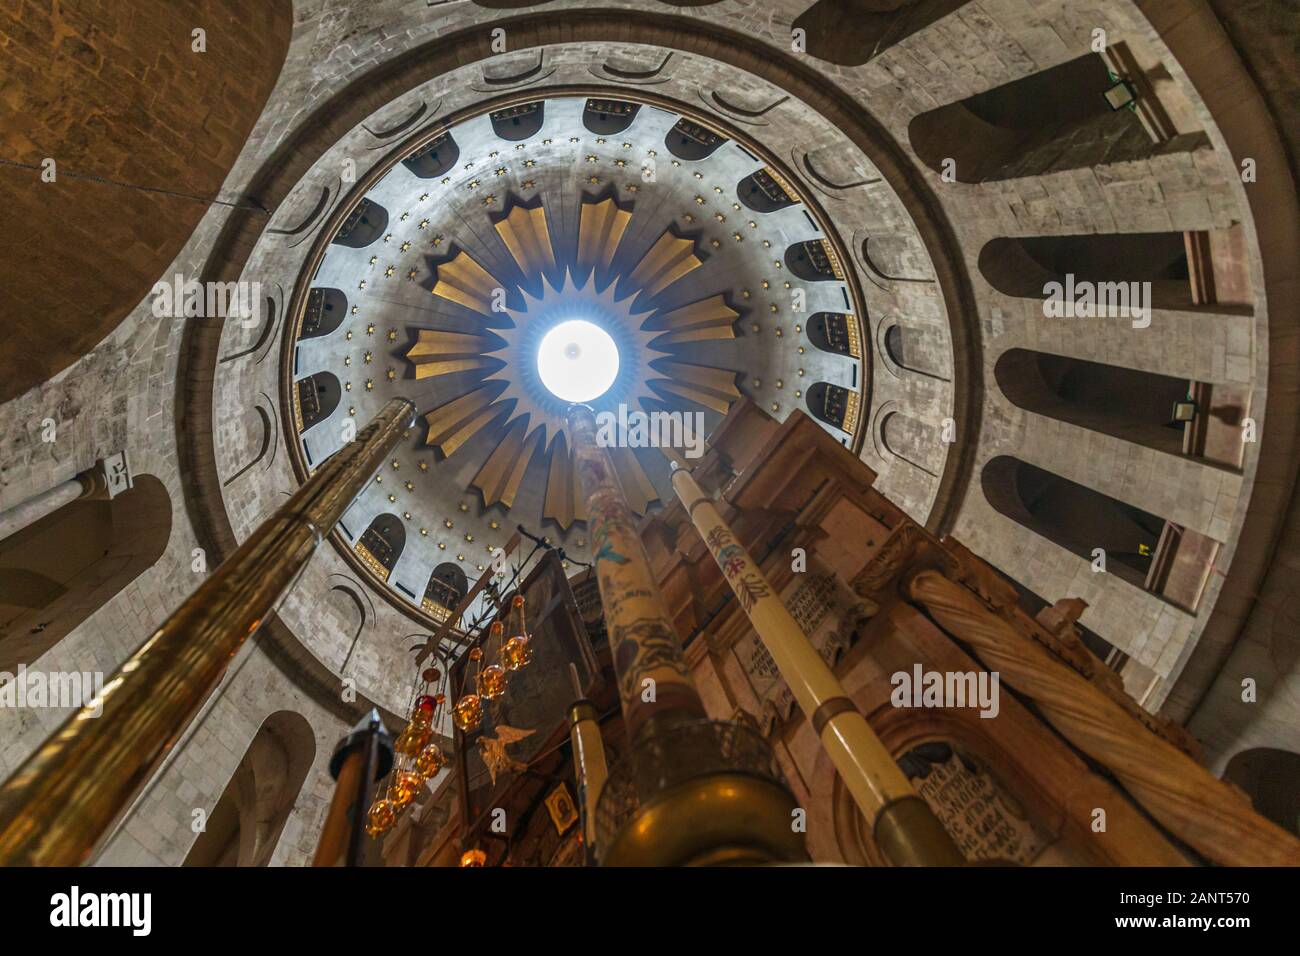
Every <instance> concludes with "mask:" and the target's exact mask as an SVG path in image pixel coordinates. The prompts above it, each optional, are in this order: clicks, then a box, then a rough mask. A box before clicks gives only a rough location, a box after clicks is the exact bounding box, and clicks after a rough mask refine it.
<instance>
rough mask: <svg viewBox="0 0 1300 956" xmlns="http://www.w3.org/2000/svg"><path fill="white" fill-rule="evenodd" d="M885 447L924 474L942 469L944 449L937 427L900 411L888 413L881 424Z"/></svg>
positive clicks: (935, 475)
mask: <svg viewBox="0 0 1300 956" xmlns="http://www.w3.org/2000/svg"><path fill="white" fill-rule="evenodd" d="M880 437H881V440H882V441H883V442H884V445H885V448H886V450H888V451H889V453H890V454H892V455H894V456H895V457H898V458H901V459H903V461H905V462H907V463H908V464H909V465H912V466H913V467H915V468H919V469H920V470H921V471H923V472H925V473H926V474H927V475H932V476H933V477H935V478H938V477H939V474H940V472H942V471H943V460H944V448H943V440H942V438H941V437H940V435H939V430H938V429H937V428H935V427H933V426H932V425H928V424H926V423H925V422H923V421H920V420H919V419H916V418H913V417H912V416H911V415H907V414H904V413H903V412H890V413H889V414H888V415H886V416H885V418H884V421H882V422H881V423H880Z"/></svg>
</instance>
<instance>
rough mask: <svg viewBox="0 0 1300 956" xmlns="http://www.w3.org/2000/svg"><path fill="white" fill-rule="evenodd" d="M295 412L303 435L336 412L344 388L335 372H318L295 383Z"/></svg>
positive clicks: (299, 432)
mask: <svg viewBox="0 0 1300 956" xmlns="http://www.w3.org/2000/svg"><path fill="white" fill-rule="evenodd" d="M293 396H294V403H293V413H294V417H295V418H296V419H297V421H296V422H295V423H294V424H296V425H297V426H298V434H299V435H301V434H302V433H303V432H305V431H307V429H309V428H311V427H312V426H313V425H317V424H319V423H321V422H323V421H325V419H327V418H329V417H330V416H331V415H333V414H334V410H335V409H336V408H338V407H339V399H340V398H342V397H343V389H342V387H340V385H339V380H338V378H336V377H335V375H334V373H333V372H317V373H316V374H315V375H308V376H307V377H306V378H302V379H299V380H298V381H297V382H295V383H294V392H293Z"/></svg>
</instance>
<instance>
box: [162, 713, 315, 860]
mask: <svg viewBox="0 0 1300 956" xmlns="http://www.w3.org/2000/svg"><path fill="white" fill-rule="evenodd" d="M315 759H316V735H315V734H314V733H313V732H312V729H311V724H309V723H307V720H306V719H305V718H304V717H303V716H302V715H301V714H296V713H294V712H293V711H288V710H281V711H277V712H276V713H274V714H272V715H271V716H270V717H267V718H266V720H265V721H263V722H262V726H261V727H260V728H258V731H257V734H256V736H254V737H253V742H252V743H250V744H249V745H248V750H246V751H245V752H244V758H243V759H242V760H240V761H239V766H238V767H236V768H235V772H234V773H233V774H232V775H231V777H230V782H229V783H227V784H226V789H225V790H224V791H223V792H222V794H221V799H220V800H218V801H217V805H216V806H215V807H213V808H212V812H211V813H210V814H208V818H207V821H206V825H205V828H204V830H203V832H202V833H200V834H199V838H198V839H197V840H195V841H194V845H193V846H192V847H190V852H189V853H188V854H186V856H185V863H184V865H185V866H266V865H267V864H268V863H270V862H271V855H272V854H273V853H274V852H275V845H276V844H277V843H278V842H279V841H280V832H281V831H282V830H283V829H284V824H285V822H286V821H287V820H288V819H289V814H290V813H292V812H293V806H294V803H295V802H297V799H298V793H299V791H301V790H302V785H303V782H304V781H305V780H306V779H307V773H308V771H310V770H311V765H312V761H314V760H315Z"/></svg>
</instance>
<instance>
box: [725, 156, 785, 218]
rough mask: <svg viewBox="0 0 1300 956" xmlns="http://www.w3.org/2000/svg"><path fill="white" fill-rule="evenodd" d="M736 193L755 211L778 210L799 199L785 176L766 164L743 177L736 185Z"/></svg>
mask: <svg viewBox="0 0 1300 956" xmlns="http://www.w3.org/2000/svg"><path fill="white" fill-rule="evenodd" d="M736 195H737V196H738V197H739V198H740V201H741V202H743V203H744V204H745V205H746V206H748V207H749V208H750V209H752V210H754V212H776V211H777V210H778V209H784V208H786V207H787V206H793V205H794V204H795V203H797V202H798V201H799V196H798V194H797V193H795V191H794V188H793V187H792V186H791V185H790V184H789V183H787V182H786V181H785V177H784V176H782V175H781V174H780V173H778V172H776V171H775V170H772V169H770V168H768V167H766V166H765V167H763V168H762V169H760V170H757V171H756V172H752V173H750V174H749V175H748V176H746V177H745V178H744V179H742V180H741V181H740V182H739V183H738V184H737V185H736Z"/></svg>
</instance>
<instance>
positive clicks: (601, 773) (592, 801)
mask: <svg viewBox="0 0 1300 956" xmlns="http://www.w3.org/2000/svg"><path fill="white" fill-rule="evenodd" d="M569 680H570V681H571V682H572V684H573V693H574V694H575V695H576V698H577V699H576V700H574V702H573V703H572V704H570V705H569V740H570V742H571V743H572V745H573V771H574V776H575V777H577V779H578V803H579V804H580V805H581V806H582V839H583V842H584V843H585V844H586V847H587V858H588V859H589V860H590V859H591V858H592V853H593V851H594V848H595V846H596V803H597V801H598V800H599V799H600V791H601V790H602V789H604V786H605V778H606V777H608V776H609V767H608V766H607V765H606V763H605V741H604V739H603V738H602V737H601V735H600V725H599V724H598V723H596V716H597V715H596V707H595V705H594V704H592V702H591V701H589V700H587V698H586V696H585V695H584V694H583V693H582V683H581V682H580V681H579V680H578V668H576V667H575V666H574V665H573V664H570V665H569Z"/></svg>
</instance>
